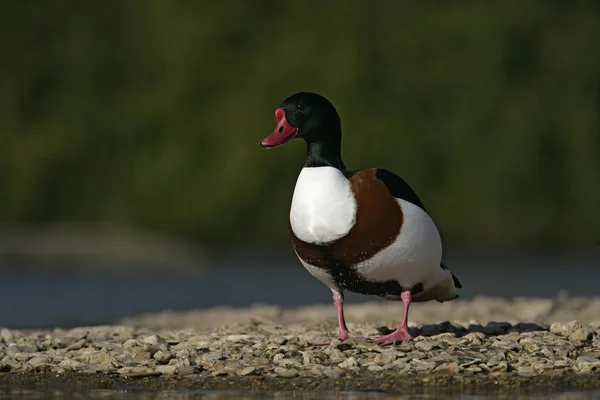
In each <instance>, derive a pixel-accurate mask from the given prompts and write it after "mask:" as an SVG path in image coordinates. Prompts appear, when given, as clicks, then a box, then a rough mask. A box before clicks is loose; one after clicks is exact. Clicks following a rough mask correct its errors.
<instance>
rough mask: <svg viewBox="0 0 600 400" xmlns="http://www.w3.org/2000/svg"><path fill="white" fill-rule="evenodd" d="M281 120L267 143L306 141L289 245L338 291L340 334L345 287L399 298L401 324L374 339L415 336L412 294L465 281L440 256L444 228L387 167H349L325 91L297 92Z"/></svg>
mask: <svg viewBox="0 0 600 400" xmlns="http://www.w3.org/2000/svg"><path fill="white" fill-rule="evenodd" d="M275 120H276V127H275V130H274V131H273V132H272V133H271V134H270V135H269V136H267V137H266V138H264V139H263V140H261V141H260V142H259V145H260V146H261V147H262V148H264V149H273V148H276V147H280V146H282V145H284V144H286V143H289V142H291V141H292V140H297V139H302V140H304V142H305V143H306V148H307V152H306V160H305V163H304V167H303V168H302V170H301V171H300V174H299V176H298V179H297V181H296V186H295V188H294V192H293V197H292V202H291V207H290V212H289V219H288V226H289V233H290V237H291V242H292V246H293V248H294V251H295V253H296V255H297V257H298V258H299V260H300V262H301V263H302V265H303V266H304V267H305V268H306V270H308V272H309V273H310V274H311V275H313V276H314V277H315V278H317V279H318V280H319V281H321V282H322V283H323V284H325V285H326V286H327V287H329V289H331V291H332V292H333V303H334V305H335V308H336V311H337V322H338V327H339V333H338V339H339V340H341V341H344V340H347V339H350V338H351V337H353V335H352V334H351V333H350V332H349V330H348V327H347V325H346V320H345V318H344V293H345V292H346V291H348V292H353V293H359V294H363V295H374V296H379V297H381V298H384V299H387V300H396V301H401V302H402V304H403V309H404V313H403V316H402V320H401V323H400V325H399V326H398V328H397V329H396V330H395V331H393V332H392V333H389V334H386V335H383V336H381V337H378V338H376V339H374V342H376V343H379V344H380V345H389V344H394V343H396V342H403V341H409V340H411V339H412V336H411V334H410V333H409V330H408V312H409V307H410V304H411V302H425V301H431V300H437V301H438V302H445V301H450V300H454V299H456V298H458V297H459V293H458V289H460V288H462V284H461V282H460V281H459V280H458V278H457V277H456V276H455V275H454V274H453V273H452V272H451V271H450V269H449V268H448V267H447V266H446V265H444V264H443V263H442V241H441V237H440V234H439V231H438V229H437V227H436V225H435V223H434V221H433V220H432V218H431V217H430V215H429V214H428V212H427V210H426V209H425V206H424V205H423V202H422V201H421V199H420V198H419V196H417V194H416V192H415V191H414V190H413V189H412V188H411V187H410V185H409V184H408V183H407V182H406V181H405V180H404V179H402V178H400V177H399V176H398V175H396V174H394V173H392V172H390V171H389V170H387V169H383V168H369V169H359V170H349V169H347V168H346V166H345V165H344V162H343V161H342V156H341V142H342V127H341V119H340V116H339V114H338V112H337V110H336V108H335V107H334V105H333V104H332V103H331V102H330V101H329V100H327V99H326V98H325V97H324V96H322V95H319V94H317V93H311V92H299V93H295V94H293V95H291V96H289V97H288V98H286V99H285V100H284V101H283V102H282V103H281V105H280V106H279V107H277V108H276V110H275Z"/></svg>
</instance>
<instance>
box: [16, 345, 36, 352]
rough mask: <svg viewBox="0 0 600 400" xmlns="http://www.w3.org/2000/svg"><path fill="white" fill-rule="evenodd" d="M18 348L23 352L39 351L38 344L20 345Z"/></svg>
mask: <svg viewBox="0 0 600 400" xmlns="http://www.w3.org/2000/svg"><path fill="white" fill-rule="evenodd" d="M17 348H18V349H19V351H20V352H21V353H37V351H38V349H37V347H36V346H33V345H30V344H23V345H18V346H17Z"/></svg>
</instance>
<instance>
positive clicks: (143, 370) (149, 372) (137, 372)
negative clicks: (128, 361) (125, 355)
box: [117, 367, 162, 378]
mask: <svg viewBox="0 0 600 400" xmlns="http://www.w3.org/2000/svg"><path fill="white" fill-rule="evenodd" d="M117 372H118V373H119V374H121V375H123V376H125V377H128V378H144V377H147V376H158V375H161V374H162V373H161V372H158V371H156V370H154V369H152V368H148V367H123V368H121V369H119V370H118V371H117Z"/></svg>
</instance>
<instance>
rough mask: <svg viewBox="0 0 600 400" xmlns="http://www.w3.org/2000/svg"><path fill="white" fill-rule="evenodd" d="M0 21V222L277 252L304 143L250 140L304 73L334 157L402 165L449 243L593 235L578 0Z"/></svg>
mask: <svg viewBox="0 0 600 400" xmlns="http://www.w3.org/2000/svg"><path fill="white" fill-rule="evenodd" d="M0 26H2V32H3V34H2V35H0V45H1V48H2V52H1V55H0V57H1V59H0V190H1V192H0V227H3V228H14V227H19V228H21V227H43V226H51V225H53V224H57V223H65V222H66V223H76V224H79V225H81V226H90V227H93V226H104V225H110V226H124V227H134V228H136V229H140V230H142V231H151V232H164V233H167V234H169V235H174V236H176V237H180V238H183V239H186V240H189V241H192V242H194V243H202V244H203V245H206V246H208V247H210V248H213V249H214V248H220V247H227V248H237V249H244V248H245V249H259V250H265V251H270V250H273V249H284V250H289V243H288V236H287V212H288V207H289V203H290V200H291V196H292V191H293V187H294V185H295V179H296V176H297V174H298V172H299V170H300V169H301V167H302V164H303V157H304V152H305V148H304V145H303V144H302V143H301V142H300V141H298V142H293V143H291V144H289V145H288V146H285V147H284V148H281V149H278V150H275V151H270V152H264V151H261V150H260V148H259V147H258V145H257V143H258V141H259V140H260V139H262V138H263V137H265V136H267V135H268V134H269V133H270V132H271V131H272V130H273V128H274V126H275V120H274V116H273V113H274V110H275V108H276V107H277V106H278V104H279V103H280V102H281V101H282V100H283V99H284V98H285V97H287V96H288V95H290V94H292V93H294V92H297V91H314V92H318V93H321V94H323V95H325V96H326V97H328V98H329V99H330V100H331V101H332V102H333V103H334V104H335V105H336V107H337V108H338V111H339V113H340V115H341V117H342V121H343V129H344V141H343V151H344V159H345V162H346V164H347V165H348V166H349V168H353V169H355V168H364V167H372V166H379V167H385V168H388V169H390V170H392V171H394V172H396V173H397V174H399V175H401V176H402V177H404V178H405V179H406V180H407V181H408V182H409V183H410V184H411V185H412V186H413V188H414V189H415V190H416V191H417V193H418V194H419V195H420V197H421V198H422V199H423V201H424V203H425V205H426V206H427V207H428V209H429V210H430V211H431V213H432V214H433V217H434V219H435V220H436V222H437V224H438V226H439V228H440V230H441V232H442V235H443V237H444V239H445V241H446V243H450V245H451V246H455V247H457V248H464V249H467V250H469V249H479V250H480V249H491V250H503V249H529V248H547V247H552V248H554V249H580V248H582V249H590V248H591V249H594V248H597V247H596V242H597V241H598V240H599V239H600V185H599V183H600V51H599V49H600V45H599V44H598V41H599V40H600V3H598V2H594V1H566V0H560V1H558V0H556V1H506V2H468V1H461V2H459V1H453V2H427V3H424V2H408V1H392V0H389V1H372V2H367V1H307V0H304V1H297V2H282V1H256V2H251V1H228V2H225V1H166V0H154V1H152V0H147V1H139V0H138V1H102V2H100V1H87V2H85V1H67V0H65V1H58V0H57V1H39V2H26V1H3V2H1V3H0ZM290 251H291V250H290Z"/></svg>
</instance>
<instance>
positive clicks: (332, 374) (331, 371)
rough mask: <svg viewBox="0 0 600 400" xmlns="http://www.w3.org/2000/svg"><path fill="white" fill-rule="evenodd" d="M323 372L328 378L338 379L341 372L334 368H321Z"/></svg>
mask: <svg viewBox="0 0 600 400" xmlns="http://www.w3.org/2000/svg"><path fill="white" fill-rule="evenodd" d="M323 374H325V376H327V377H328V378H333V379H339V378H341V377H342V375H343V372H342V371H340V370H339V369H335V368H325V369H323Z"/></svg>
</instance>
